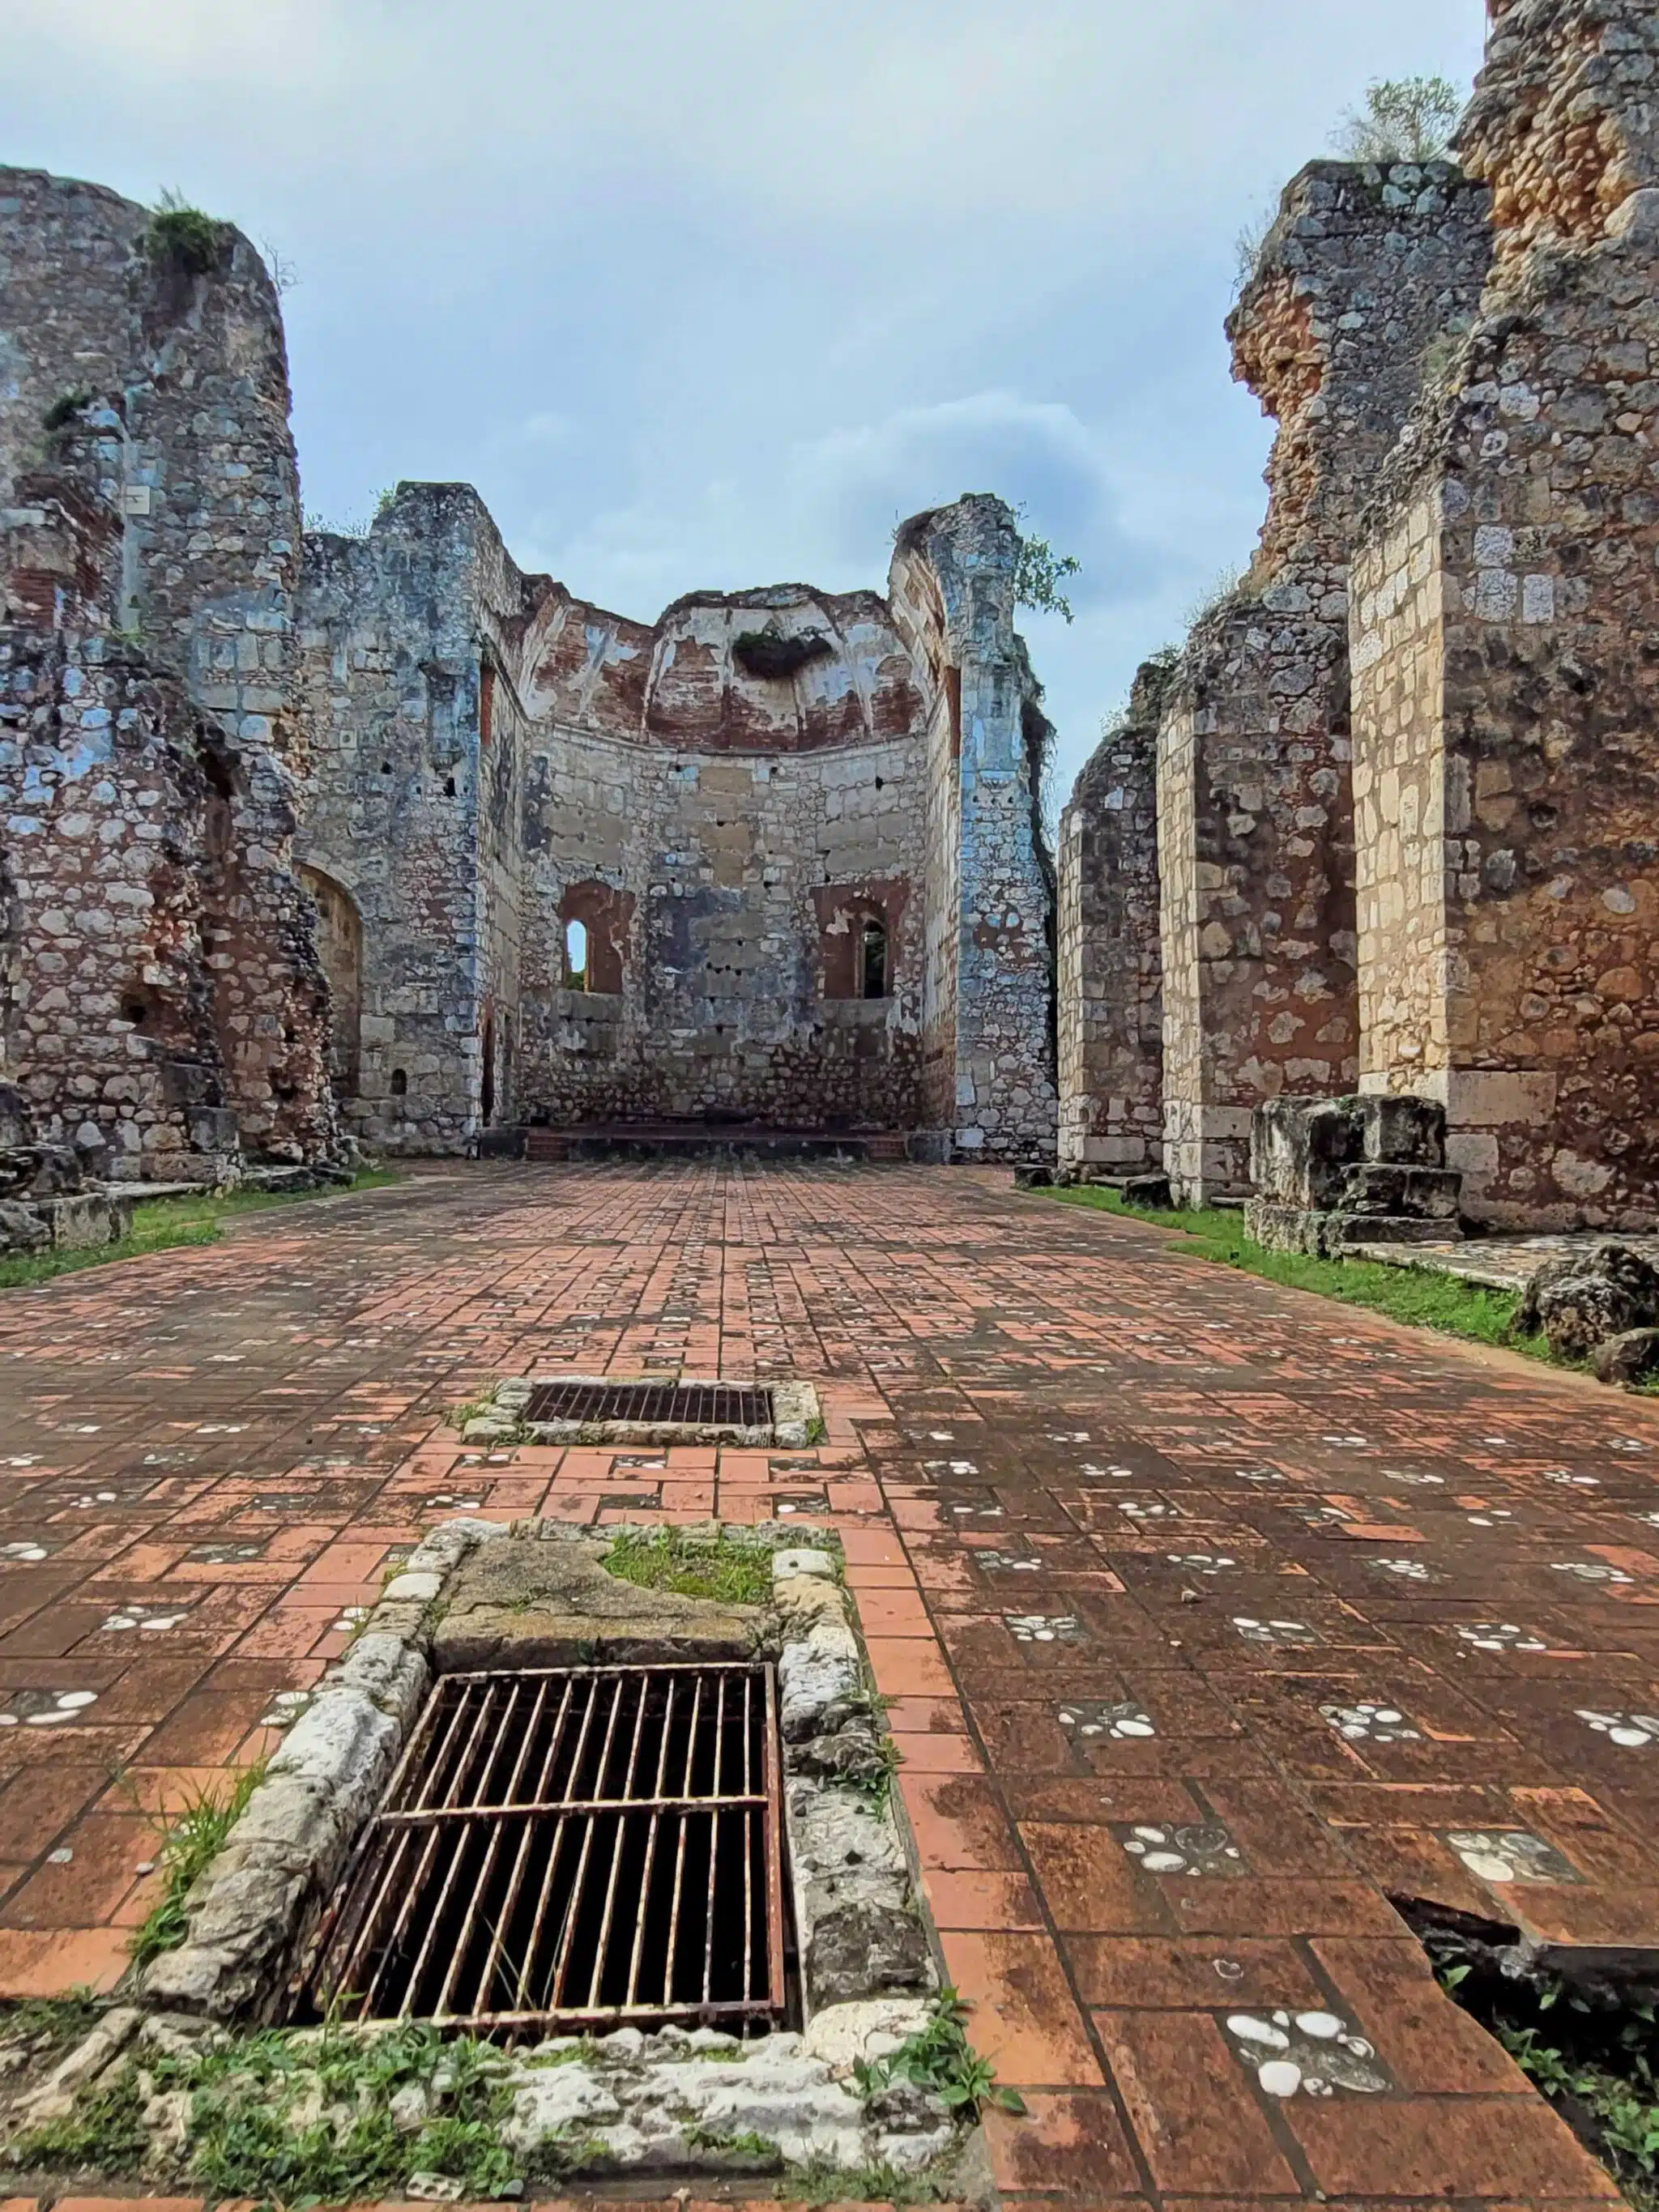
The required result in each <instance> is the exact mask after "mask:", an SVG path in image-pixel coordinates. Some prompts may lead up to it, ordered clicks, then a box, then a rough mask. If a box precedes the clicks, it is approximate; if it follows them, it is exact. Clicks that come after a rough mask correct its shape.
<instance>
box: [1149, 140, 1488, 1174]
mask: <svg viewBox="0 0 1659 2212" xmlns="http://www.w3.org/2000/svg"><path fill="white" fill-rule="evenodd" d="M1484 214H1485V202H1484V195H1483V194H1481V193H1480V191H1478V190H1477V189H1475V188H1474V187H1472V186H1471V185H1469V184H1468V182H1467V181H1466V180H1465V179H1463V178H1462V177H1461V176H1460V175H1459V174H1458V173H1457V172H1456V171H1455V169H1453V168H1452V167H1450V166H1449V165H1448V164H1446V163H1436V164H1430V165H1426V166H1424V167H1406V166H1401V167H1394V168H1390V169H1376V168H1366V167H1356V166H1353V165H1350V164H1345V163H1336V162H1316V163H1314V164H1312V165H1311V166H1310V167H1308V168H1307V169H1304V171H1303V172H1302V173H1301V174H1300V175H1299V176H1297V178H1296V179H1294V180H1293V181H1292V183H1291V185H1290V186H1289V187H1288V188H1287V190H1286V191H1285V197H1284V200H1283V202H1282V204H1281V207H1280V210H1279V218H1278V220H1277V222H1275V224H1274V226H1273V229H1272V231H1271V232H1270V233H1269V234H1268V237H1267V240H1266V242H1265V244H1264V246H1263V248H1262V252H1261V257H1260V258H1259V261H1258V264H1257V266H1256V270H1255V275H1254V276H1253V277H1252V278H1251V280H1250V282H1249V283H1248V284H1247V286H1246V287H1245V289H1244V292H1243V295H1242V296H1241V299H1240V301H1239V303H1238V306H1237V308H1236V309H1235V310H1234V313H1233V314H1232V316H1231V319H1230V320H1229V324H1228V331H1229V335H1230V336H1231V339H1232V342H1233V349H1234V364H1235V366H1234V373H1235V374H1236V375H1237V377H1239V378H1240V379H1241V380H1243V381H1244V382H1246V383H1248V384H1249V386H1250V387H1251V389H1252V390H1253V391H1255V392H1256V393H1257V394H1258V396H1259V397H1260V398H1261V403H1262V406H1263V408H1264V410H1265V411H1266V412H1267V413H1268V414H1269V415H1271V416H1273V417H1274V418H1275V420H1276V421H1277V422H1278V424H1279V432H1278V435H1277V438H1276V440H1275V443H1274V447H1273V457H1272V459H1271V461H1270V464H1269V467H1268V471H1267V483H1268V488H1269V502H1268V510H1267V520H1266V523H1265V524H1264V526H1263V530H1262V533H1261V545H1260V548H1259V550H1258V552H1257V555H1256V557H1255V562H1254V563H1253V564H1252V567H1251V569H1250V571H1249V574H1248V575H1247V576H1246V578H1245V579H1244V580H1243V583H1242V584H1241V585H1240V586H1238V587H1237V590H1236V591H1234V592H1232V593H1231V595H1230V596H1229V597H1228V598H1227V599H1224V600H1223V601H1222V602H1221V603H1220V605H1218V606H1217V607H1216V608H1215V609H1214V610H1213V611H1212V612H1211V613H1209V614H1208V615H1206V617H1204V618H1203V619H1202V620H1201V621H1200V623H1199V625H1198V627H1197V629H1195V630H1194V634H1193V636H1192V638H1191V639H1190V640H1189V641H1188V646H1187V647H1186V649H1185V652H1184V653H1183V654H1182V659H1181V662H1180V664H1179V666H1178V668H1177V670H1176V675H1175V678H1174V680H1173V682H1172V684H1171V686H1170V700H1169V705H1168V708H1167V710H1166V713H1165V716H1164V723H1163V726H1162V729H1161V731H1160V734H1159V739H1158V817H1159V821H1160V823H1161V824H1162V828H1163V847H1164V853H1163V866H1162V889H1161V897H1162V908H1163V914H1162V924H1161V938H1162V948H1163V964H1164V1068H1163V1096H1164V1139H1165V1141H1164V1164H1165V1165H1166V1167H1167V1169H1168V1170H1169V1172H1170V1176H1171V1177H1172V1179H1173V1182H1174V1183H1175V1187H1176V1192H1177V1194H1178V1195H1179V1196H1180V1197H1181V1198H1182V1200H1184V1201H1185V1202H1188V1203H1194V1204H1196V1203H1202V1202H1204V1201H1206V1200H1207V1199H1208V1198H1210V1197H1212V1196H1214V1195H1217V1194H1230V1193H1231V1194H1237V1193H1240V1192H1243V1190H1245V1189H1247V1188H1249V1124H1250V1115H1251V1112H1252V1109H1254V1108H1255V1105H1256V1104H1257V1103H1260V1102H1261V1100H1262V1099H1264V1098H1269V1097H1276V1096H1279V1095H1281V1094H1285V1093H1288V1094H1292V1095H1295V1094H1325V1093H1335V1092H1340V1091H1344V1090H1347V1089H1351V1088H1352V1085H1353V1082H1354V1079H1355V1076H1356V1073H1357V1069H1358V1005H1357V991H1356V977H1355V957H1356V955H1355V941H1354V915H1353V890H1352V885H1353V858H1352V786H1351V781H1350V757H1349V701H1348V668H1347V658H1346V644H1347V639H1346V620H1347V562H1348V554H1349V547H1350V543H1351V539H1352V532H1353V529H1354V526H1355V522H1356V519H1357V515H1358V510H1359V508H1360V506H1361V505H1362V503H1363V499H1364V492H1365V489H1366V488H1367V486H1368V483H1369V481H1370V474H1371V472H1372V471H1374V470H1375V468H1376V465H1377V464H1378V463H1379V461H1380V460H1381V459H1382V458H1383V454H1384V453H1386V452H1387V450H1388V448H1389V445H1390V443H1391V442H1392V441H1393V438H1394V436H1395V433H1396V432H1397V429H1398V427H1399V424H1400V422H1401V420H1402V419H1403V417H1404V416H1405V415H1406V413H1407V410H1408V409H1409V407H1410V405H1411V404H1412V402H1413V399H1414V398H1415V397H1416V393H1417V391H1418V388H1419V385H1420V382H1421V380H1422V376H1423V374H1424V361H1425V355H1426V354H1427V353H1428V352H1429V350H1430V349H1431V347H1432V346H1433V345H1434V343H1436V341H1437V339H1438V338H1439V337H1441V335H1442V334H1443V332H1445V331H1448V330H1449V329H1453V328H1455V327H1456V326H1457V325H1458V324H1459V323H1460V321H1463V320H1466V319H1468V316H1469V314H1470V313H1472V312H1473V308H1474V301H1475V299H1476V297H1477V296H1478V293H1479V289H1480V279H1481V276H1482V273H1483V271H1484V269H1485V265H1486V230H1485V222H1484Z"/></svg>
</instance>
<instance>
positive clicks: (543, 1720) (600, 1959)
mask: <svg viewBox="0 0 1659 2212" xmlns="http://www.w3.org/2000/svg"><path fill="white" fill-rule="evenodd" d="M781 1832H782V1816H781V1766H780V1759H779V1751H778V1733H777V1689H776V1681H775V1676H774V1674H773V1671H772V1669H771V1668H770V1667H769V1666H763V1665H744V1664H735V1663H734V1664H731V1665H710V1666H661V1667H597V1668H551V1669H548V1670H544V1671H538V1672H534V1673H526V1674H452V1675H446V1676H444V1677H442V1678H441V1680H440V1681H439V1682H438V1684H437V1686H436V1687H435V1690H434V1691H433V1693H432V1696H431V1699H430V1700H429V1701H428V1705H427V1707H426V1710H425V1711H424V1712H423V1713H422V1716H421V1718H420V1720H419V1722H418V1723H417V1724H416V1729H415V1733H414V1735H412V1736H411V1738H410V1742H409V1745H408V1747H407V1748H406V1750H405V1751H404V1756H403V1758H402V1759H401V1761H400V1762H399V1764H398V1771H397V1772H396V1774H395V1775H394V1776H393V1777H392V1785H391V1788H390V1789H389V1790H388V1791H387V1793H386V1802H385V1803H384V1804H383V1805H382V1807H381V1808H380V1811H379V1812H378V1813H377V1814H375V1816H374V1819H373V1820H372V1821H371V1822H370V1823H369V1826H368V1829H367V1831H366V1832H365V1833H364V1836H363V1838H362V1841H361V1842H360V1843H359V1844H358V1847H357V1851H356V1857H355V1859H354V1861H353V1863H352V1865H351V1867H350V1869H349V1871H348V1875H347V1878H346V1881H345V1883H344V1885H343V1888H342V1891H341V1894H340V1901H339V1904H338V1905H337V1908H336V1909H335V1911H334V1912H333V1914H332V1917H331V1920H330V1922H328V1923H325V1929H324V1931H323V1948H322V1952H321V1955H320V1958H319V1963H318V1965H317V1967H316V1969H315V1971H314V1972H313V1976H312V1979H311V1983H310V1985H309V1990H308V1993H307V1994H308V1999H309V2002H310V2004H311V2005H313V2006H314V2008H316V2010H317V2011H318V2012H319V2013H320V2014H324V2015H327V2014H329V2013H330V2012H332V2014H333V2015H334V2016H335V2017H337V2018H343V2019H346V2020H393V2019H415V2020H429V2021H435V2022H436V2023H438V2024H440V2025H441V2026H444V2027H458V2028H470V2029H471V2030H473V2031H475V2032H477V2033H492V2032H505V2033H522V2032H526V2031H529V2030H532V2029H556V2030H568V2029H577V2028H581V2027H592V2026H597V2025H599V2024H602V2023H605V2022H610V2023H612V2024H617V2023H619V2022H623V2021H628V2022H632V2023H635V2024H637V2025H639V2026H641V2027H649V2026H652V2025H660V2024H663V2023H665V2022H667V2021H693V2022H695V2021H708V2022H714V2021H718V2022H721V2023H723V2024H724V2025H726V2027H737V2028H741V2027H742V2026H743V2025H744V2023H745V2022H753V2023H754V2024H755V2025H756V2026H757V2027H759V2026H762V2025H765V2024H774V2025H775V2024H776V2023H778V2022H780V2021H781V2019H782V2017H783V2012H784V2005H785V1988H784V1954H783V1878H782V1863H781Z"/></svg>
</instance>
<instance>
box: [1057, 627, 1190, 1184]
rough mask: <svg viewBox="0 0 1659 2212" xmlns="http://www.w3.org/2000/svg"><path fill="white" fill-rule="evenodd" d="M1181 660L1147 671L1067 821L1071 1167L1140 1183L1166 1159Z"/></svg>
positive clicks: (1067, 1136) (1065, 986)
mask: <svg viewBox="0 0 1659 2212" xmlns="http://www.w3.org/2000/svg"><path fill="white" fill-rule="evenodd" d="M1172 664H1173V655H1170V656H1166V657H1164V658H1161V659H1155V660H1152V661H1148V662H1147V663H1146V664H1145V665H1143V666H1142V668H1141V669H1140V671H1139V673H1138V675H1137V676H1136V678H1135V681H1134V686H1133V690H1132V691H1131V693H1130V696H1129V703H1128V707H1127V710H1126V711H1125V713H1124V714H1123V715H1122V717H1121V720H1118V721H1117V722H1116V723H1115V725H1114V726H1109V728H1108V729H1107V731H1106V733H1105V734H1104V736H1103V738H1101V741H1100V743H1099V744H1098V745H1097V747H1096V748H1095V750H1094V752H1093V753H1092V754H1091V757H1090V758H1089V761H1088V763H1086V765H1085V768H1084V769H1083V771H1082V773H1081V775H1079V777H1078V780H1077V784H1076V787H1075V788H1074V789H1073V793H1072V798H1071V802H1070V804H1069V805H1067V807H1066V811H1065V812H1064V813H1063V814H1062V815H1061V816H1060V853H1059V857H1058V866H1059V875H1060V896H1059V930H1058V934H1059V962H1058V972H1059V994H1058V995H1059V1062H1060V1163H1061V1164H1062V1165H1063V1166H1066V1167H1072V1168H1097V1169H1098V1170H1101V1171H1102V1172H1103V1173H1110V1174H1115V1175H1134V1174H1137V1173H1142V1172H1145V1171H1146V1170H1156V1169H1157V1168H1158V1166H1159V1165H1160V1164H1162V1161H1163V1157H1164V1104H1163V1061H1164V997H1163V961H1162V958H1161V956H1160V953H1159V950H1158V722H1159V720H1160V718H1161V715H1162V712H1163V706H1164V693H1165V691H1166V690H1167V688H1168V685H1169V682H1170V675H1171V673H1172Z"/></svg>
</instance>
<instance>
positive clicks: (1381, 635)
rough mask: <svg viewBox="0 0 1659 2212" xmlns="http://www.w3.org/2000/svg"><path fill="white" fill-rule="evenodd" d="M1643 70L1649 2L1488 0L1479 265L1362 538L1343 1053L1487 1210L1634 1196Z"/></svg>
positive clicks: (1645, 1219)
mask: <svg viewBox="0 0 1659 2212" xmlns="http://www.w3.org/2000/svg"><path fill="white" fill-rule="evenodd" d="M1656 82H1659V21H1656V19H1655V18H1653V17H1652V16H1651V15H1638V14H1637V13H1636V12H1635V11H1633V10H1631V9H1621V8H1614V7H1613V6H1611V5H1609V4H1606V0H1548V3H1547V4H1546V0H1515V4H1514V5H1511V6H1510V7H1507V8H1505V9H1503V10H1502V12H1501V14H1499V15H1498V20H1497V21H1495V23H1494V26H1493V31H1492V40H1491V45H1490V48H1489V53H1488V61H1487V66H1486V70H1485V71H1484V73H1483V75H1482V77H1481V79H1480V84H1479V85H1478V87H1477V90H1476V96H1475V100H1474V105H1473V106H1472V108H1471V109H1470V112H1469V115H1468V118H1467V119H1466V121H1465V125H1464V127H1463V133H1462V145H1461V152H1462V158H1463V160H1464V161H1465V162H1466V164H1467V165H1468V167H1469V169H1470V171H1471V172H1472V173H1474V175H1476V176H1478V177H1480V178H1481V179H1483V180H1485V181H1486V183H1487V184H1489V185H1490V187H1491V191H1492V207H1493V216H1494V223H1495V226H1496V231H1497V237H1496V252H1495V256H1494V263H1493V269H1492V281H1491V284H1490V286H1489V288H1488V290H1487V293H1486V298H1485V300H1484V301H1483V303H1482V308H1481V313H1480V321H1479V322H1478V324H1477V325H1476V326H1475V329H1474V332H1473V334H1472V335H1471V337H1470V338H1469V340H1468V343H1467V344H1466V346H1465V347H1464V348H1463V349H1462V350H1461V352H1460V353H1459V354H1458V355H1457V356H1456V358H1455V361H1453V362H1450V363H1449V364H1448V365H1447V367H1446V368H1445V371H1444V373H1443V375H1442V377H1441V378H1440V379H1439V380H1437V385H1436V386H1435V387H1434V388H1433V389H1432V390H1431V392H1429V393H1428V394H1427V395H1426V396H1425V400H1424V403H1423V405H1422V407H1421V409H1420V410H1419V413H1418V415H1417V416H1416V417H1415V419H1414V420H1413V422H1412V424H1411V426H1410V428H1409V431H1408V434H1407V441H1406V442H1405V443H1403V444H1402V446H1401V450H1400V451H1399V452H1398V453H1396V454H1395V457H1394V458H1393V459H1392V461H1391V462H1390V465H1389V468H1388V470H1387V471H1386V472H1385V473H1384V475H1383V479H1382V481H1381V483H1380V484H1379V486H1378V488H1377V496H1376V503H1375V506H1374V507H1373V510H1372V513H1371V514H1370V518H1369V520H1368V529H1367V532H1366V537H1365V542H1364V545H1363V546H1362V548H1361V549H1360V550H1359V552H1358V556H1357V559H1356V564H1355V587H1356V588H1355V602H1354V645H1353V653H1354V664H1355V669H1356V702H1355V707H1356V723H1355V731H1356V763H1355V777H1356V795H1357V801H1358V823H1359V830H1360V866H1359V902H1360V905H1359V943H1360V953H1361V965H1362V975H1363V978H1364V988H1363V1001H1362V1015H1363V1030H1364V1044H1363V1054H1364V1058H1363V1068H1362V1081H1363V1083H1364V1086H1365V1087H1366V1088H1367V1089H1370V1090H1395V1091H1418V1092H1420V1093H1423V1094H1425V1095H1427V1096H1430V1097H1437V1098H1439V1099H1440V1100H1441V1101H1442V1102H1443V1103H1444V1104H1445V1105H1446V1107H1447V1109H1448V1119H1449V1130H1450V1134H1449V1144H1448V1155H1449V1158H1450V1159H1451V1161H1452V1163H1453V1164H1454V1165H1456V1166H1458V1167H1461V1168H1462V1170H1464V1171H1465V1175H1466V1184H1465V1202H1466V1205H1467V1206H1468V1208H1469V1210H1470V1211H1471V1212H1475V1213H1477V1214H1480V1215H1482V1216H1484V1217H1485V1218H1488V1219H1490V1220H1492V1221H1494V1222H1497V1223H1500V1224H1505V1223H1507V1224H1515V1225H1532V1226H1540V1227H1545V1228H1554V1227H1566V1226H1571V1225H1579V1224H1588V1225H1596V1226H1602V1225H1622V1226H1626V1227H1642V1226H1649V1225H1652V1224H1653V1223H1654V1222H1655V1221H1656V1219H1659V1110H1656V1090H1659V975H1656V969H1659V949H1656V948H1659V734H1656V732H1659V659H1656V653H1655V649H1654V646H1653V640H1654V637H1655V635H1656V611H1659V604H1656V603H1659V577H1656V561H1659V469H1656V464H1655V460H1654V458H1653V456H1654V453H1655V450H1656V446H1659V160H1656V149H1655V146H1654V143H1653V135H1652V134H1653V131H1654V127H1655V110H1654V108H1653V107H1652V106H1651V102H1652V100H1653V98H1654V94H1655V88H1656Z"/></svg>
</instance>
